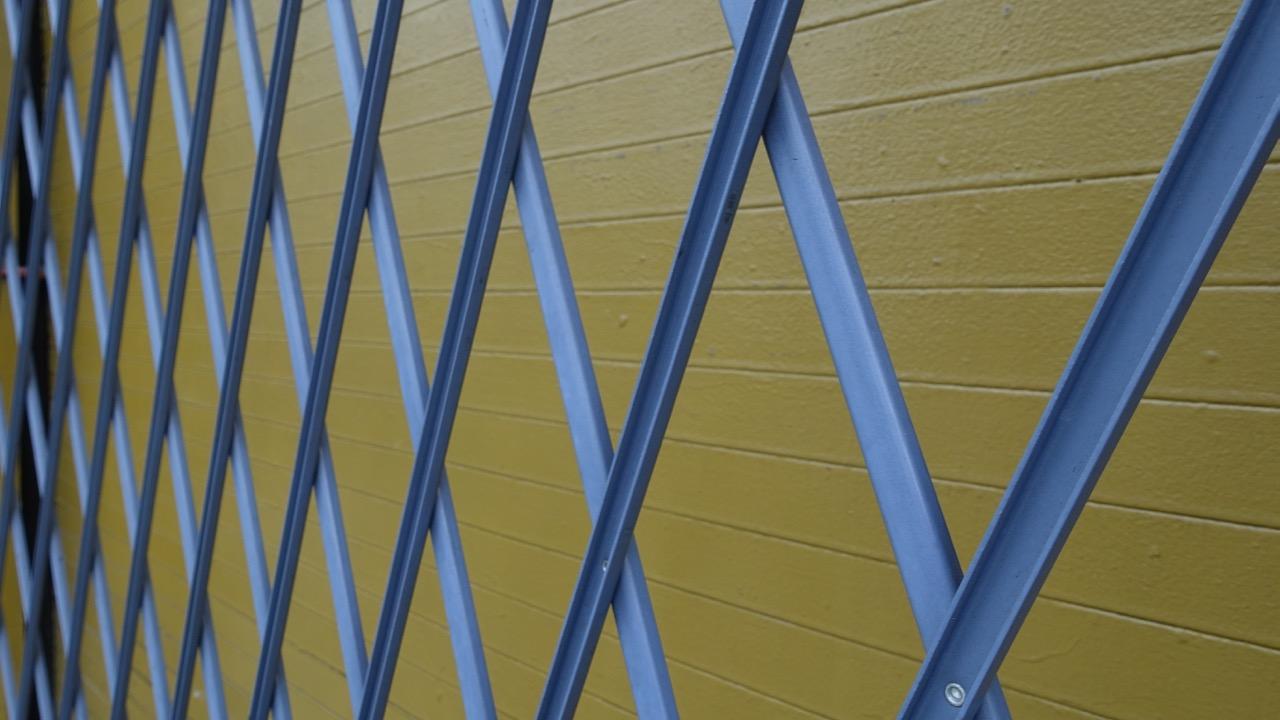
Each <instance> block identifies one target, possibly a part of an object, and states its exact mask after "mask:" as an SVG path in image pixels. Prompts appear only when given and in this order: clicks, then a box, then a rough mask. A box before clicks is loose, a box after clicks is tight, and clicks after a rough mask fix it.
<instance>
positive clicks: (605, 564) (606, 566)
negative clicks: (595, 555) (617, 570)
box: [600, 560, 609, 572]
mask: <svg viewBox="0 0 1280 720" xmlns="http://www.w3.org/2000/svg"><path fill="white" fill-rule="evenodd" d="M600 569H601V570H604V571H605V572H609V561H608V560H605V561H604V562H602V563H600Z"/></svg>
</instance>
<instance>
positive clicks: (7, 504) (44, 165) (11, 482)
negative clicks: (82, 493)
mask: <svg viewBox="0 0 1280 720" xmlns="http://www.w3.org/2000/svg"><path fill="white" fill-rule="evenodd" d="M30 5H34V3H30ZM68 11H69V7H68V4H67V2H66V0H62V5H61V6H60V12H59V13H58V17H59V18H60V19H61V22H59V23H58V26H57V29H56V31H55V39H54V50H53V59H52V62H51V64H50V70H49V72H50V82H49V84H48V86H47V87H46V93H45V98H44V105H43V110H44V113H43V115H41V118H42V119H43V122H42V127H41V130H40V135H39V137H38V139H37V144H38V147H39V150H38V154H39V159H38V160H37V162H36V163H34V164H31V165H30V167H31V169H32V174H33V177H32V180H33V182H32V183H31V184H32V186H33V188H34V192H35V197H36V206H35V210H34V216H33V218H32V223H31V227H30V230H29V232H30V237H29V238H28V240H27V255H26V263H27V264H26V268H25V269H26V271H27V272H26V283H25V284H22V283H21V280H20V279H19V277H18V275H17V274H11V275H10V282H11V283H12V284H13V285H14V286H17V285H20V284H22V293H21V294H22V299H21V301H20V302H18V301H17V296H16V295H15V303H14V311H15V330H16V331H17V334H18V336H19V340H18V347H17V353H18V357H17V368H16V371H15V373H14V375H15V379H14V384H13V403H12V410H11V413H10V420H9V423H8V426H7V433H6V434H5V452H4V463H3V464H4V475H3V478H2V481H3V487H4V489H3V493H2V494H3V500H0V582H2V580H3V577H4V571H3V568H4V563H5V560H6V559H7V557H8V550H7V547H6V546H7V544H8V543H7V541H8V539H9V535H10V533H11V532H12V534H13V535H14V536H15V539H16V538H18V537H19V536H20V535H21V533H23V529H22V527H21V525H20V524H17V523H15V522H14V519H15V509H16V507H17V505H18V499H17V495H18V477H17V462H18V457H19V456H20V453H21V442H22V438H23V431H24V429H25V427H26V424H25V421H26V420H27V417H28V412H26V410H27V409H28V408H30V409H34V410H36V411H37V412H38V410H39V395H38V394H36V393H33V392H31V391H33V390H35V385H34V383H33V382H32V377H31V372H32V364H33V358H32V348H31V346H32V344H33V342H34V338H35V328H36V308H37V306H38V304H39V298H38V296H39V292H40V286H41V284H42V277H43V270H44V266H43V261H44V257H45V252H44V251H45V240H46V238H47V237H48V230H49V227H48V226H49V218H48V215H49V213H50V209H49V193H50V177H49V176H50V170H51V169H52V166H53V148H54V133H55V132H56V131H57V115H58V112H57V111H58V107H57V101H58V95H59V92H58V91H59V90H60V89H61V80H62V78H63V74H64V72H65V69H66V65H67V34H68V30H67V23H68ZM32 12H33V8H31V7H27V8H24V10H23V14H22V16H23V18H22V22H23V23H24V24H23V26H22V28H21V29H20V32H21V33H23V35H24V36H25V38H26V42H27V44H28V46H29V45H30V43H31V42H32V41H33V40H32V38H31V36H32V35H34V34H35V33H36V32H38V29H37V28H38V25H37V23H35V22H33V20H34V18H33V17H32V16H31V13H32ZM30 67H31V64H30V61H29V58H26V57H24V56H23V55H22V54H20V55H19V56H18V57H17V58H15V62H14V73H15V79H14V81H13V82H14V87H15V89H16V90H17V91H18V93H20V95H19V97H21V96H22V95H25V93H26V85H24V84H23V83H22V81H21V80H20V79H18V78H26V79H27V82H28V83H30V77H29V74H28V73H29V71H30ZM20 106H21V103H20V102H15V103H14V106H13V107H11V108H10V110H11V111H12V110H15V109H17V108H20ZM9 119H10V121H11V123H12V124H11V125H9V126H7V127H6V142H5V158H4V161H3V172H4V176H5V178H4V179H5V182H4V187H3V190H2V192H3V193H4V202H3V205H2V206H0V217H2V219H0V233H2V234H3V235H4V236H5V237H7V236H8V235H9V232H10V228H9V210H8V204H9V199H10V191H9V185H10V182H11V179H12V174H13V172H14V170H13V168H12V164H13V160H14V158H15V157H16V138H17V130H18V122H19V119H20V117H19V115H18V114H17V113H15V112H10V113H9ZM37 168H38V169H37ZM14 242H17V240H16V239H15V241H14ZM0 246H2V249H0V252H5V253H6V255H10V254H13V252H14V248H13V246H12V245H5V244H4V243H3V241H2V240H0ZM14 269H15V270H16V267H15V268H14ZM18 315H20V316H21V320H20V321H19V320H18V318H17V317H16V316H18ZM29 389H30V390H29ZM33 395H34V399H35V400H36V403H35V404H34V406H32V405H31V404H30V403H28V402H27V401H28V400H30V399H32V396H33ZM40 430H41V427H40V419H39V418H33V420H32V433H31V437H32V445H33V454H39V453H40V452H41V450H42V448H39V447H36V446H35V440H36V435H37V434H38V433H39V431H40ZM38 474H39V475H41V476H43V477H38V478H37V482H38V483H40V484H41V485H43V487H41V488H40V494H41V496H42V498H43V500H44V502H42V503H41V510H42V512H44V511H45V510H46V509H47V508H49V507H51V506H52V505H53V495H52V492H51V490H52V488H53V487H54V482H53V480H54V479H53V478H50V477H49V476H48V475H47V474H44V473H38ZM42 481H43V482H42ZM46 545H47V543H46ZM14 551H15V553H16V554H23V555H25V554H26V552H27V547H26V543H25V542H21V543H19V542H15V543H14ZM46 555H47V551H46ZM21 560H22V558H15V561H16V562H15V565H17V564H20V563H21ZM30 572H31V570H30V569H29V568H28V569H27V571H26V572H25V573H24V572H22V571H21V569H20V571H19V576H20V577H21V576H22V575H29V573H30ZM37 578H38V580H36V583H38V584H33V583H32V582H31V581H30V580H28V581H27V583H26V587H20V588H19V592H20V593H23V594H25V595H26V596H27V598H26V602H25V603H24V605H23V611H24V613H25V615H26V620H27V623H26V638H27V640H28V642H30V641H31V640H32V639H33V638H34V639H37V642H36V643H35V645H36V647H34V648H33V652H32V653H31V656H30V658H29V662H28V663H27V664H26V665H24V666H22V671H21V672H22V681H21V682H20V684H19V686H18V688H17V694H18V698H17V700H16V701H15V700H14V697H13V694H12V693H10V694H9V696H8V699H9V701H10V702H11V705H10V708H11V709H12V710H13V711H14V715H15V717H18V718H23V717H26V712H27V704H28V703H29V700H30V695H29V694H28V693H27V692H25V688H26V687H28V686H29V685H30V684H32V683H33V681H34V680H33V675H34V674H36V673H38V674H39V676H40V686H41V688H40V695H41V697H40V705H41V711H42V712H46V713H47V712H49V710H50V706H51V704H52V700H51V696H50V689H49V686H48V685H49V683H48V660H47V659H46V658H44V657H41V658H40V660H39V663H38V664H37V662H36V654H37V653H38V652H39V642H38V639H39V638H40V636H41V633H39V632H38V631H36V629H35V628H36V624H37V623H38V621H39V618H40V616H41V614H42V613H43V612H44V608H45V605H44V602H43V595H44V588H45V584H46V578H47V574H44V573H39V572H37ZM32 598H39V599H38V600H36V601H35V602H33V601H32ZM4 652H5V653H6V655H7V654H8V644H7V642H6V644H5V648H4Z"/></svg>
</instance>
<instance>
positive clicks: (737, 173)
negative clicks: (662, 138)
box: [538, 0, 803, 719]
mask: <svg viewBox="0 0 1280 720" xmlns="http://www.w3.org/2000/svg"><path fill="white" fill-rule="evenodd" d="M802 5H803V2H802V1H801V0H757V2H756V3H755V4H754V5H753V7H752V10H751V16H750V18H749V20H748V22H747V30H746V33H745V35H744V37H743V40H742V42H741V44H740V48H739V51H738V54H737V56H736V57H735V58H734V62H733V69H732V70H731V72H730V75H729V83H728V87H727V88H726V90H725V97H724V100H723V101H722V103H721V105H720V114H719V116H718V117H717V119H716V124H715V127H714V129H713V130H712V133H711V139H710V142H709V143H708V146H707V156H706V159H705V160H704V161H703V166H702V172H701V175H700V176H699V178H698V184H697V188H696V189H695V190H694V195H693V200H692V201H691V203H690V207H689V213H688V215H687V216H686V219H685V226H684V230H683V231H682V233H681V237H680V244H679V248H678V250H677V252H676V259H675V263H674V265H673V267H672V270H671V277H670V279H669V280H668V281H667V288H666V290H665V292H664V293H663V298H662V304H661V305H660V307H659V309H658V317H657V320H656V322H655V324H654V330H653V336H652V339H651V340H650V341H649V349H648V351H647V352H646V355H645V360H644V364H643V365H642V366H641V368H640V377H639V379H638V381H637V384H636V390H635V394H634V395H633V399H632V403H631V408H630V410H629V411H628V413H627V420H626V423H625V425H624V426H623V430H622V436H621V438H620V440H619V442H618V451H617V454H616V455H615V457H614V459H613V464H612V465H611V466H610V468H609V486H608V490H607V491H606V492H605V497H604V502H603V504H602V507H601V510H600V515H599V519H598V521H597V522H596V526H595V528H594V529H593V530H592V533H591V541H590V543H589V544H588V546H587V551H586V554H585V556H584V558H583V564H582V571H581V573H580V575H579V576H578V583H577V587H576V588H575V590H574V594H573V600H572V601H571V603H570V605H569V612H568V614H567V616H566V617H565V622H564V628H563V629H562V631H561V634H560V642H559V646H558V647H557V648H556V654H555V656H554V658H553V659H552V662H551V668H550V671H549V672H548V674H547V683H546V687H545V688H544V690H543V695H542V701H541V703H540V705H539V708H538V717H539V718H543V719H547V718H566V717H569V716H571V715H572V714H573V712H574V710H575V709H576V707H577V703H578V699H579V697H580V696H581V693H582V686H583V684H584V683H585V682H586V675H587V669H588V667H589V665H590V662H591V656H592V655H593V654H594V652H595V648H596V644H597V643H598V642H599V639H600V630H601V628H602V627H603V625H604V619H605V614H606V613H607V611H608V608H609V603H610V601H611V600H612V598H613V596H614V593H615V591H616V589H617V586H618V580H619V578H620V577H621V570H622V567H621V566H622V562H623V558H624V557H625V553H626V552H627V551H628V550H629V549H630V547H631V545H632V534H633V531H634V529H635V523H636V519H637V518H638V516H639V514H640V508H641V505H642V503H643V500H644V494H645V490H646V489H647V488H648V483H649V478H650V476H651V474H652V472H653V465H654V462H655V461H656V459H657V455H658V450H659V448H660V446H661V444H662V437H663V434H664V433H665V431H666V427H667V423H668V422H669V420H670V417H671V409H672V406H673V405H674V404H675V396H676V392H677V390H678V388H679V385H680V380H681V378H682V376H683V374H684V368H685V366H686V365H687V364H688V359H689V352H690V350H691V348H692V346H693V339H694V336H695V335H696V334H697V330H698V324H699V322H700V321H701V319H702V313H703V310H704V309H705V307H706V302H707V298H708V296H709V295H710V293H711V283H712V280H713V279H714V277H715V273H716V269H717V268H718V266H719V261H720V257H721V255H722V254H723V252H724V244H725V240H726V239H727V237H728V235H729V228H730V226H731V224H732V223H733V217H734V213H735V212H736V210H737V206H738V199H739V198H740V197H741V193H742V187H743V185H744V184H745V183H746V179H747V172H748V170H749V169H750V167H751V160H752V158H753V157H754V155H755V150H756V146H757V145H759V143H760V133H761V130H762V129H763V127H764V121H765V115H766V112H767V111H768V109H769V107H770V105H771V103H772V100H773V95H774V90H775V89H776V88H777V85H778V77H779V75H780V73H781V70H782V65H783V62H784V61H785V59H786V56H787V48H788V47H789V46H790V43H791V37H792V35H793V34H794V32H795V26H796V22H797V20H798V18H799V15H800V8H801V6H802Z"/></svg>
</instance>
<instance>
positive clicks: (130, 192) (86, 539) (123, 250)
mask: <svg viewBox="0 0 1280 720" xmlns="http://www.w3.org/2000/svg"><path fill="white" fill-rule="evenodd" d="M168 11H169V9H168V2H167V1H166V0H152V1H151V4H150V7H149V8H148V10H147V28H146V34H145V37H144V40H143V47H142V70H141V74H140V78H139V82H138V91H137V93H138V94H137V109H136V110H135V112H134V126H133V137H132V139H131V145H130V148H129V164H128V168H129V177H128V179H127V180H126V182H125V202H124V210H123V211H122V213H121V217H120V236H119V238H120V239H119V245H118V247H117V250H116V265H115V278H114V280H113V282H112V291H111V312H110V319H109V321H108V329H107V342H106V349H105V350H104V352H103V369H102V379H101V383H100V384H99V392H98V405H97V408H98V410H97V419H96V422H95V424H94V437H93V456H92V461H91V465H90V469H89V497H88V498H87V500H86V502H85V512H84V518H85V519H84V527H83V528H82V530H81V536H80V550H79V559H78V562H77V563H76V587H75V596H74V597H75V602H74V605H73V608H72V615H71V623H72V624H71V640H70V641H69V643H68V648H67V656H66V669H65V671H64V675H63V681H62V693H61V698H60V700H59V703H58V717H59V719H60V720H66V718H68V717H69V714H70V712H71V708H72V704H73V700H74V698H75V697H76V695H77V694H78V692H79V685H80V650H81V645H82V641H83V637H84V614H85V606H86V604H87V602H88V588H89V574H90V569H91V568H92V567H93V565H94V563H95V562H96V561H97V555H98V515H99V510H100V509H101V505H102V483H103V474H104V473H103V471H104V469H105V465H106V455H107V436H108V435H109V434H110V427H109V423H110V421H111V416H112V414H113V410H115V407H116V400H117V397H116V395H117V391H118V390H119V385H120V376H119V365H120V341H121V336H122V334H123V330H124V309H125V302H126V301H127V299H128V290H129V275H130V269H131V267H132V265H133V247H134V239H135V237H136V236H137V233H138V225H139V209H140V206H141V203H142V174H143V168H144V166H145V161H146V154H147V141H148V139H149V137H150V129H151V108H152V101H153V100H154V98H155V85H156V66H157V64H158V63H157V59H158V55H159V52H160V32H161V29H162V28H163V26H164V20H165V16H166V14H167V13H168ZM116 672H117V680H118V679H119V675H121V674H127V673H129V668H128V667H117V669H116ZM160 709H161V708H157V710H160ZM163 710H165V711H167V710H168V708H167V707H163Z"/></svg>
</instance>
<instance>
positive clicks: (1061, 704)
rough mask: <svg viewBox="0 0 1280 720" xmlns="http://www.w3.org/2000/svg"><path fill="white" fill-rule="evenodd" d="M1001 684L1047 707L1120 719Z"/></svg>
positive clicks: (1094, 716)
mask: <svg viewBox="0 0 1280 720" xmlns="http://www.w3.org/2000/svg"><path fill="white" fill-rule="evenodd" d="M1000 682H1001V685H1002V686H1003V687H1004V689H1005V691H1006V692H1010V691H1011V692H1013V693H1014V694H1015V695H1023V696H1026V697H1029V698H1033V699H1035V700H1039V701H1041V702H1043V703H1045V704H1046V705H1054V706H1057V707H1058V708H1061V709H1064V710H1067V711H1070V712H1074V713H1079V714H1080V715H1084V716H1086V717H1090V718H1096V719H1097V720H1118V719H1117V716H1115V715H1103V714H1101V713H1098V712H1095V711H1093V710H1087V709H1085V708H1082V707H1078V706H1076V705H1072V704H1071V703H1069V702H1067V701H1066V700H1062V699H1058V698H1051V697H1048V696H1046V695H1039V694H1036V693H1035V692H1028V691H1027V690H1023V689H1020V688H1019V687H1017V686H1016V685H1015V686H1011V685H1009V684H1007V683H1005V682H1004V681H1003V680H1001V681H1000Z"/></svg>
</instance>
